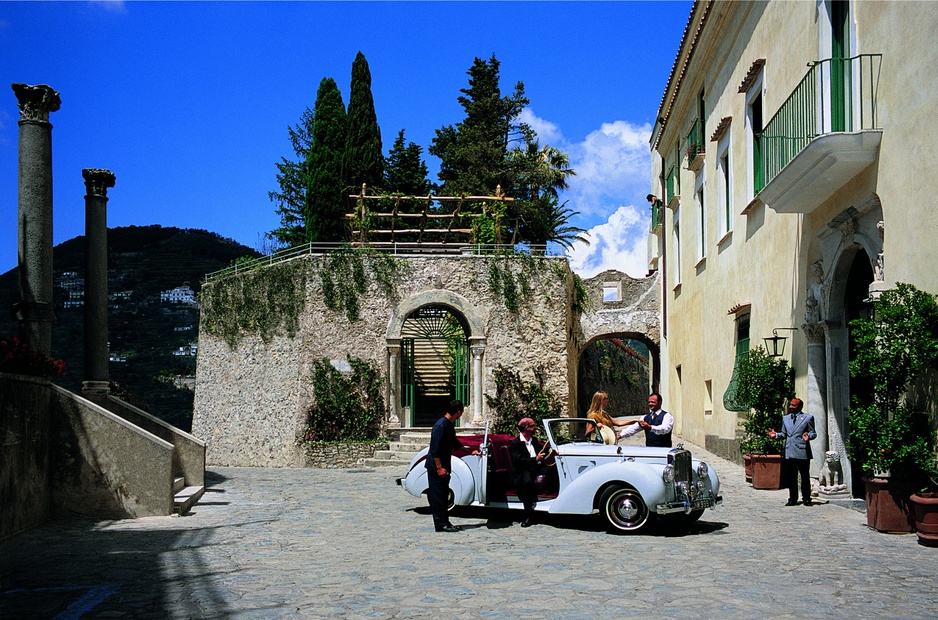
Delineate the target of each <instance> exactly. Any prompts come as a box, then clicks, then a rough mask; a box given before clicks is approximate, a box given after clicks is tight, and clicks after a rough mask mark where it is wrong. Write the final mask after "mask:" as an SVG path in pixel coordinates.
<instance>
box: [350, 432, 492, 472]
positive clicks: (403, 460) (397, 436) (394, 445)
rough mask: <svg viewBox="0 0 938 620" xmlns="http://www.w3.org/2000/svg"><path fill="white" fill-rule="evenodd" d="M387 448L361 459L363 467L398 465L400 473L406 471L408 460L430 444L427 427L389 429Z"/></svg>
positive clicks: (475, 433)
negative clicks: (370, 456) (368, 457)
mask: <svg viewBox="0 0 938 620" xmlns="http://www.w3.org/2000/svg"><path fill="white" fill-rule="evenodd" d="M481 432H482V431H481V430H479V429H477V428H470V429H460V428H457V429H456V435H457V436H459V435H477V434H479V433H481ZM388 435H389V436H390V441H389V446H388V449H387V450H376V451H375V455H374V457H372V458H370V459H365V460H364V461H362V466H364V467H398V468H400V469H401V475H404V473H406V471H407V467H408V466H409V465H410V462H411V461H412V460H413V459H414V457H415V456H417V453H418V452H420V451H421V450H423V449H424V448H426V447H427V446H429V445H430V429H429V428H402V429H397V430H389V431H388Z"/></svg>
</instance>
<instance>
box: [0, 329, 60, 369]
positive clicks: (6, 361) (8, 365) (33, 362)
mask: <svg viewBox="0 0 938 620" xmlns="http://www.w3.org/2000/svg"><path fill="white" fill-rule="evenodd" d="M67 370H68V365H67V364H66V363H65V361H64V360H60V359H54V358H52V357H49V356H48V355H46V354H45V353H43V352H42V351H30V350H29V346H28V345H27V344H26V343H25V342H23V341H22V340H20V339H19V338H13V339H11V340H6V339H0V372H7V373H10V374H14V375H31V376H34V377H61V376H63V375H64V374H65V372H66V371H67Z"/></svg>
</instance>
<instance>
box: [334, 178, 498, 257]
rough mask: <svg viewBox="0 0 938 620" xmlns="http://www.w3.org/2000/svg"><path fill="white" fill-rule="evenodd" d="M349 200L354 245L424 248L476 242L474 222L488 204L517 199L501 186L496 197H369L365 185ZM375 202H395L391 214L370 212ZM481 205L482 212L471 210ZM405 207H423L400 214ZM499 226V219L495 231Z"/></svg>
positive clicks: (496, 191) (347, 217) (430, 195)
mask: <svg viewBox="0 0 938 620" xmlns="http://www.w3.org/2000/svg"><path fill="white" fill-rule="evenodd" d="M349 199H351V200H355V201H356V209H355V213H346V214H345V218H346V219H347V220H349V222H350V223H351V226H352V244H353V245H358V244H362V245H364V244H367V245H370V246H391V245H399V244H401V243H406V244H411V243H413V244H417V245H421V246H423V247H453V246H458V245H465V244H468V243H473V242H474V239H473V233H474V230H473V227H472V220H474V219H475V218H478V217H482V215H484V213H485V208H486V206H487V205H489V204H492V203H505V202H510V201H512V200H514V198H509V197H508V196H505V195H504V194H502V191H501V186H498V187H497V188H496V189H495V195H494V196H434V195H432V194H429V195H427V196H387V195H368V193H367V187H366V186H365V184H364V183H362V191H361V193H360V194H358V195H355V194H352V195H350V196H349ZM375 201H385V202H387V201H392V206H391V211H390V212H387V213H385V212H379V211H374V210H372V209H370V208H369V206H370V205H369V203H372V204H374V203H375ZM479 203H481V209H478V210H476V209H474V208H472V207H473V206H474V205H477V204H479ZM402 204H408V205H416V204H420V205H422V208H421V210H420V211H418V212H416V213H413V212H401V211H400V207H401V205H402ZM378 206H380V205H378ZM479 211H481V212H479ZM500 224H501V223H500V222H499V221H497V220H496V222H495V229H496V231H498V230H499V228H500ZM497 234H498V233H497V232H496V235H497ZM496 242H500V241H498V240H496Z"/></svg>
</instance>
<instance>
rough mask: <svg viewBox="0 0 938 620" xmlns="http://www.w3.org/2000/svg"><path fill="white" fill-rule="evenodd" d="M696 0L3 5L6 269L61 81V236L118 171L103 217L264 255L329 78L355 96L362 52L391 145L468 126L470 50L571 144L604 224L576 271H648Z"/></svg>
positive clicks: (553, 137) (0, 64) (583, 200)
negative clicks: (41, 87) (33, 125)
mask: <svg viewBox="0 0 938 620" xmlns="http://www.w3.org/2000/svg"><path fill="white" fill-rule="evenodd" d="M690 9H691V3H690V2H687V1H684V2H595V3H594V2H486V3H470V2H430V3H424V2H377V3H372V2H340V3H333V2H0V85H4V86H3V87H4V88H6V89H7V90H6V91H5V92H6V95H5V96H2V97H0V214H2V217H3V223H2V224H0V272H5V271H7V270H8V269H10V268H12V267H14V266H15V265H16V245H17V232H16V210H17V144H18V131H19V129H18V125H17V121H18V120H19V110H18V108H17V104H16V97H15V95H14V94H13V91H12V90H11V89H10V88H9V85H10V84H12V83H14V82H25V83H27V84H48V85H50V86H52V87H53V88H54V89H56V90H57V91H59V93H60V96H61V99H62V107H61V109H60V110H59V111H57V112H54V113H52V115H51V116H50V121H51V122H52V124H53V126H54V129H53V130H52V145H53V194H54V198H53V200H54V210H55V211H54V223H53V230H54V237H55V242H56V243H60V242H62V241H65V240H67V239H70V238H72V237H75V236H77V235H81V234H83V232H84V183H83V181H82V178H81V170H82V169H83V168H107V169H110V170H111V171H112V172H114V174H115V175H116V177H117V182H116V186H115V187H114V188H112V189H110V190H109V192H108V196H109V203H108V225H109V226H112V227H113V226H127V225H148V224H162V225H164V226H177V227H180V228H203V229H206V230H210V231H213V232H217V233H219V234H220V235H222V236H225V237H230V238H233V239H235V240H237V241H239V242H241V243H243V244H245V245H247V246H249V247H255V248H256V247H259V245H260V238H261V236H262V235H263V233H265V232H267V231H270V230H272V229H273V228H275V227H276V226H277V225H278V223H279V220H278V217H277V215H276V213H275V206H274V205H273V204H272V203H271V202H270V201H269V199H268V197H267V193H268V191H270V190H272V189H275V188H276V180H275V173H276V168H275V163H276V162H277V161H279V159H280V157H282V156H289V157H292V156H293V153H292V150H291V148H290V143H289V140H288V136H287V127H288V126H291V125H293V124H295V123H296V122H297V121H298V120H299V118H300V115H301V114H302V113H303V111H304V109H305V108H306V107H310V108H312V107H313V104H314V102H315V93H316V89H317V88H318V86H319V82H320V80H322V78H323V77H332V78H334V79H335V80H336V82H337V83H338V85H339V88H340V90H341V92H342V97H343V100H344V101H345V103H346V104H348V89H349V82H350V78H351V65H352V60H354V58H355V54H356V53H357V52H358V51H359V50H361V51H362V52H363V53H364V54H365V57H366V58H367V59H368V63H369V66H370V69H371V74H372V92H373V95H374V100H375V109H376V112H377V115H378V123H379V125H380V126H381V131H382V137H383V141H384V147H385V152H387V149H388V148H389V147H390V146H391V143H392V142H393V140H394V138H395V136H396V135H397V132H398V131H399V130H400V129H405V130H406V134H405V135H406V138H407V140H408V141H413V142H416V143H417V144H419V145H421V146H422V147H423V148H424V154H425V158H426V161H427V164H428V166H429V167H430V169H431V171H433V173H434V174H433V177H434V179H435V171H436V169H437V168H438V160H436V158H434V157H431V156H429V155H427V154H426V148H427V147H428V146H429V145H430V143H431V141H432V139H433V136H434V133H435V130H436V129H438V128H439V127H442V126H444V125H449V124H454V123H457V122H459V121H460V120H462V118H463V117H462V109H461V108H460V106H459V104H458V103H457V101H456V98H457V96H459V94H460V93H459V89H461V88H465V87H466V86H467V83H468V76H467V75H466V71H467V70H468V69H469V67H470V65H471V64H472V61H473V58H474V57H476V56H478V57H480V58H489V57H490V56H491V55H492V54H493V53H494V54H495V55H496V57H497V58H498V59H499V61H500V62H501V85H502V90H503V92H505V93H508V92H510V91H511V89H512V87H513V86H514V84H515V82H517V81H518V80H521V81H523V82H524V84H525V89H526V94H527V96H528V98H529V99H530V100H531V104H530V106H529V107H528V109H526V110H525V113H524V114H525V120H527V121H528V122H529V123H530V124H531V125H532V126H533V127H535V128H536V129H537V130H538V133H539V137H540V139H541V142H542V143H548V144H551V145H552V146H556V147H558V148H561V149H563V150H566V151H567V152H568V153H570V156H571V165H572V167H573V168H574V169H575V170H576V171H577V173H578V175H577V176H576V177H575V178H574V179H573V182H572V184H571V188H570V190H569V191H568V192H566V194H565V196H563V198H564V199H566V200H569V205H568V206H570V207H572V208H573V209H574V210H576V211H579V212H580V215H579V216H578V217H577V218H576V220H575V221H574V223H575V224H577V225H579V226H580V227H582V228H585V229H588V230H589V231H590V237H591V238H592V240H593V243H592V245H590V246H589V247H578V248H576V250H575V251H574V252H573V253H572V254H571V263H572V264H573V266H574V268H575V269H577V271H579V272H580V273H581V274H583V275H586V276H590V275H593V274H595V273H597V272H598V271H600V270H602V269H605V268H617V269H620V270H622V271H626V272H627V273H630V274H631V275H633V276H641V275H644V273H645V271H646V262H647V261H646V247H647V227H648V218H649V210H648V203H647V202H646V201H645V199H644V197H645V195H646V194H647V193H648V190H649V187H650V181H649V163H648V161H649V159H648V158H649V150H648V136H649V132H650V131H651V124H652V122H653V120H654V117H655V114H656V112H657V108H658V104H659V103H660V101H661V96H662V93H663V90H664V87H665V85H666V82H667V79H668V75H669V73H670V70H671V65H672V64H673V62H674V57H675V54H676V52H677V47H678V45H679V43H680V38H681V35H682V33H683V30H684V26H685V24H686V22H687V17H688V15H689V14H690Z"/></svg>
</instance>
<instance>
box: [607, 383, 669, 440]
mask: <svg viewBox="0 0 938 620" xmlns="http://www.w3.org/2000/svg"><path fill="white" fill-rule="evenodd" d="M661 402H662V400H661V394H659V393H658V392H652V394H651V395H650V396H649V397H648V415H646V416H645V417H644V418H642V419H641V420H634V421H632V422H631V423H630V424H631V425H634V426H632V428H627V429H625V430H624V431H622V432H621V433H619V437H620V438H624V437H631V436H632V435H637V434H638V432H639V431H645V445H646V446H653V447H656V448H670V447H671V429H672V428H674V417H672V416H671V414H670V413H668V412H667V411H665V410H664V409H662V408H661Z"/></svg>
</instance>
